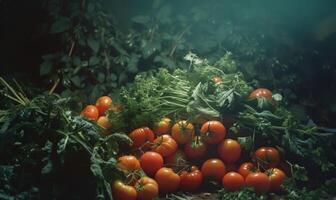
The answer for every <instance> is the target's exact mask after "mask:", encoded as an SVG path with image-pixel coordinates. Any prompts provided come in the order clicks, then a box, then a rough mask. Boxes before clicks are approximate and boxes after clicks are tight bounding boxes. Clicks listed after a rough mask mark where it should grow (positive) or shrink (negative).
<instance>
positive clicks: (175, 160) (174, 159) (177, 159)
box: [164, 149, 187, 166]
mask: <svg viewBox="0 0 336 200" xmlns="http://www.w3.org/2000/svg"><path fill="white" fill-rule="evenodd" d="M186 160H187V157H186V155H185V154H184V153H183V151H181V150H179V149H178V150H177V151H176V152H175V153H174V154H172V155H170V156H167V157H165V159H164V161H165V164H166V165H167V166H177V165H183V164H185V163H186V162H187V161H186Z"/></svg>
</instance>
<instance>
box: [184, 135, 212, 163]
mask: <svg viewBox="0 0 336 200" xmlns="http://www.w3.org/2000/svg"><path fill="white" fill-rule="evenodd" d="M207 149H208V147H207V145H206V144H205V143H203V142H202V140H201V137H200V136H196V137H195V138H194V139H193V140H192V141H191V142H189V143H187V144H186V145H185V146H184V153H185V154H186V155H187V157H188V158H189V159H200V158H203V157H204V156H205V154H206V152H207Z"/></svg>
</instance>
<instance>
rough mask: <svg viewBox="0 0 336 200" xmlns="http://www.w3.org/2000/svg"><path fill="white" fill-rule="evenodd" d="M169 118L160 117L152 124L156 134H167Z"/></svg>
mask: <svg viewBox="0 0 336 200" xmlns="http://www.w3.org/2000/svg"><path fill="white" fill-rule="evenodd" d="M170 123H171V120H170V119H169V118H167V117H165V118H163V119H161V120H160V121H159V122H158V123H156V124H155V126H154V129H153V131H154V133H155V134H156V135H163V134H168V133H169V131H170V125H171V124H170Z"/></svg>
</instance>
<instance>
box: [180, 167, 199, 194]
mask: <svg viewBox="0 0 336 200" xmlns="http://www.w3.org/2000/svg"><path fill="white" fill-rule="evenodd" d="M180 178H181V182H180V189H181V190H182V191H184V192H195V191H196V190H197V189H198V188H199V186H200V185H201V184H202V181H203V175H202V172H201V171H200V170H198V168H197V167H196V166H192V167H191V171H190V172H187V171H182V172H181V174H180Z"/></svg>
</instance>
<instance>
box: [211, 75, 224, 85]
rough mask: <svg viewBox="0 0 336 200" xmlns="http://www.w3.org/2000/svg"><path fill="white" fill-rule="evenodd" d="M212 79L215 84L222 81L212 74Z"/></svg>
mask: <svg viewBox="0 0 336 200" xmlns="http://www.w3.org/2000/svg"><path fill="white" fill-rule="evenodd" d="M212 81H213V82H214V83H215V84H216V85H217V84H221V83H222V82H223V80H222V78H221V77H219V76H214V77H212Z"/></svg>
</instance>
